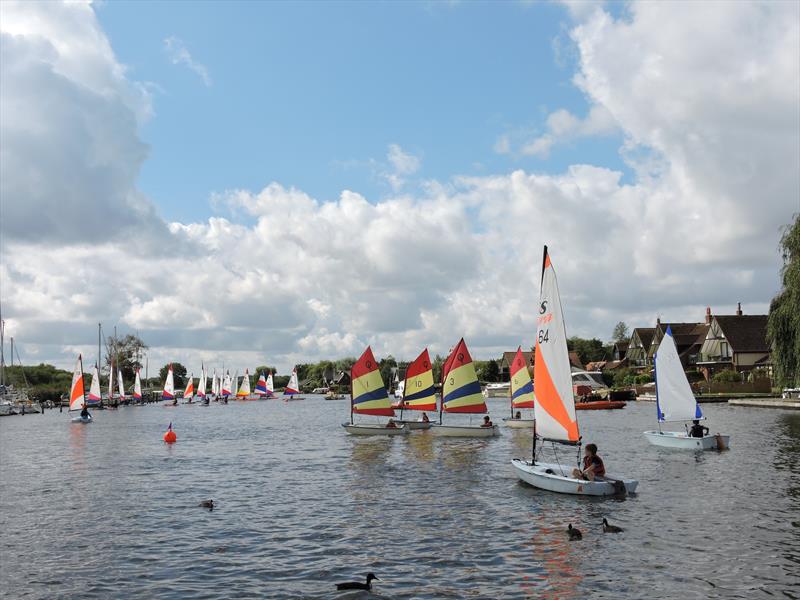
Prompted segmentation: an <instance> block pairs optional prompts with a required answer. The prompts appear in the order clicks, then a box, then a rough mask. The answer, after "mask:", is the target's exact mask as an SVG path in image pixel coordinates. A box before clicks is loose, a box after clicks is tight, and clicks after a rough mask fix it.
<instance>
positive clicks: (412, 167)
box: [382, 144, 422, 191]
mask: <svg viewBox="0 0 800 600" xmlns="http://www.w3.org/2000/svg"><path fill="white" fill-rule="evenodd" d="M386 160H387V161H388V163H389V166H388V168H387V169H385V170H384V171H383V172H382V175H383V177H384V179H385V180H386V181H387V182H388V183H389V185H390V186H391V188H392V189H393V190H394V191H398V190H399V189H400V188H402V187H403V186H404V185H405V183H406V180H407V178H408V177H409V176H410V175H413V174H414V173H416V172H417V171H419V168H420V167H421V166H422V160H421V159H420V158H419V157H418V156H414V155H413V154H410V153H408V152H406V151H404V150H403V149H402V148H401V147H400V146H399V145H398V144H389V148H388V150H387V152H386Z"/></svg>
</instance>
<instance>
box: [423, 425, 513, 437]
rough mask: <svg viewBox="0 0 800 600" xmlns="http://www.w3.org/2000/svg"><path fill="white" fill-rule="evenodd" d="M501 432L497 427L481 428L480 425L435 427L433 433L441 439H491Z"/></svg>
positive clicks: (432, 429)
mask: <svg viewBox="0 0 800 600" xmlns="http://www.w3.org/2000/svg"><path fill="white" fill-rule="evenodd" d="M499 432H500V429H499V428H498V427H497V425H492V426H491V427H481V426H479V425H475V426H472V427H470V426H468V425H433V426H432V427H431V433H433V435H437V436H439V437H472V438H489V437H494V436H496V435H497V434H498V433H499Z"/></svg>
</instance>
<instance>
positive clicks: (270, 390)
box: [267, 371, 275, 396]
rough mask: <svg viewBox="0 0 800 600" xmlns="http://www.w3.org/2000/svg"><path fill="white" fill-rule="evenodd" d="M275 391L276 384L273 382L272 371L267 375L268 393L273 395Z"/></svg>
mask: <svg viewBox="0 0 800 600" xmlns="http://www.w3.org/2000/svg"><path fill="white" fill-rule="evenodd" d="M274 393H275V384H274V383H273V382H272V372H271V371H270V374H269V375H267V395H269V396H272V395H273V394H274Z"/></svg>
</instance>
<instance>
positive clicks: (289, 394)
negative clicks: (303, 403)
mask: <svg viewBox="0 0 800 600" xmlns="http://www.w3.org/2000/svg"><path fill="white" fill-rule="evenodd" d="M299 393H300V384H299V383H298V380H297V367H295V368H294V369H292V376H291V378H290V379H289V383H288V384H287V385H286V387H285V388H284V390H283V395H284V396H286V397H285V398H284V399H283V401H284V402H289V400H305V398H303V397H301V396H297V394H299Z"/></svg>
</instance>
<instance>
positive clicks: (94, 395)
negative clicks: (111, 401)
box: [88, 365, 102, 402]
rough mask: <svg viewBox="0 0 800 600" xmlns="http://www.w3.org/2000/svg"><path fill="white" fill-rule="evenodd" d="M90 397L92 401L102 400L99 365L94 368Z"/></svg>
mask: <svg viewBox="0 0 800 600" xmlns="http://www.w3.org/2000/svg"><path fill="white" fill-rule="evenodd" d="M88 399H89V400H91V401H92V402H100V400H102V398H101V397H100V371H99V370H98V368H97V365H95V366H94V369H92V383H91V384H90V385H89V396H88Z"/></svg>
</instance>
